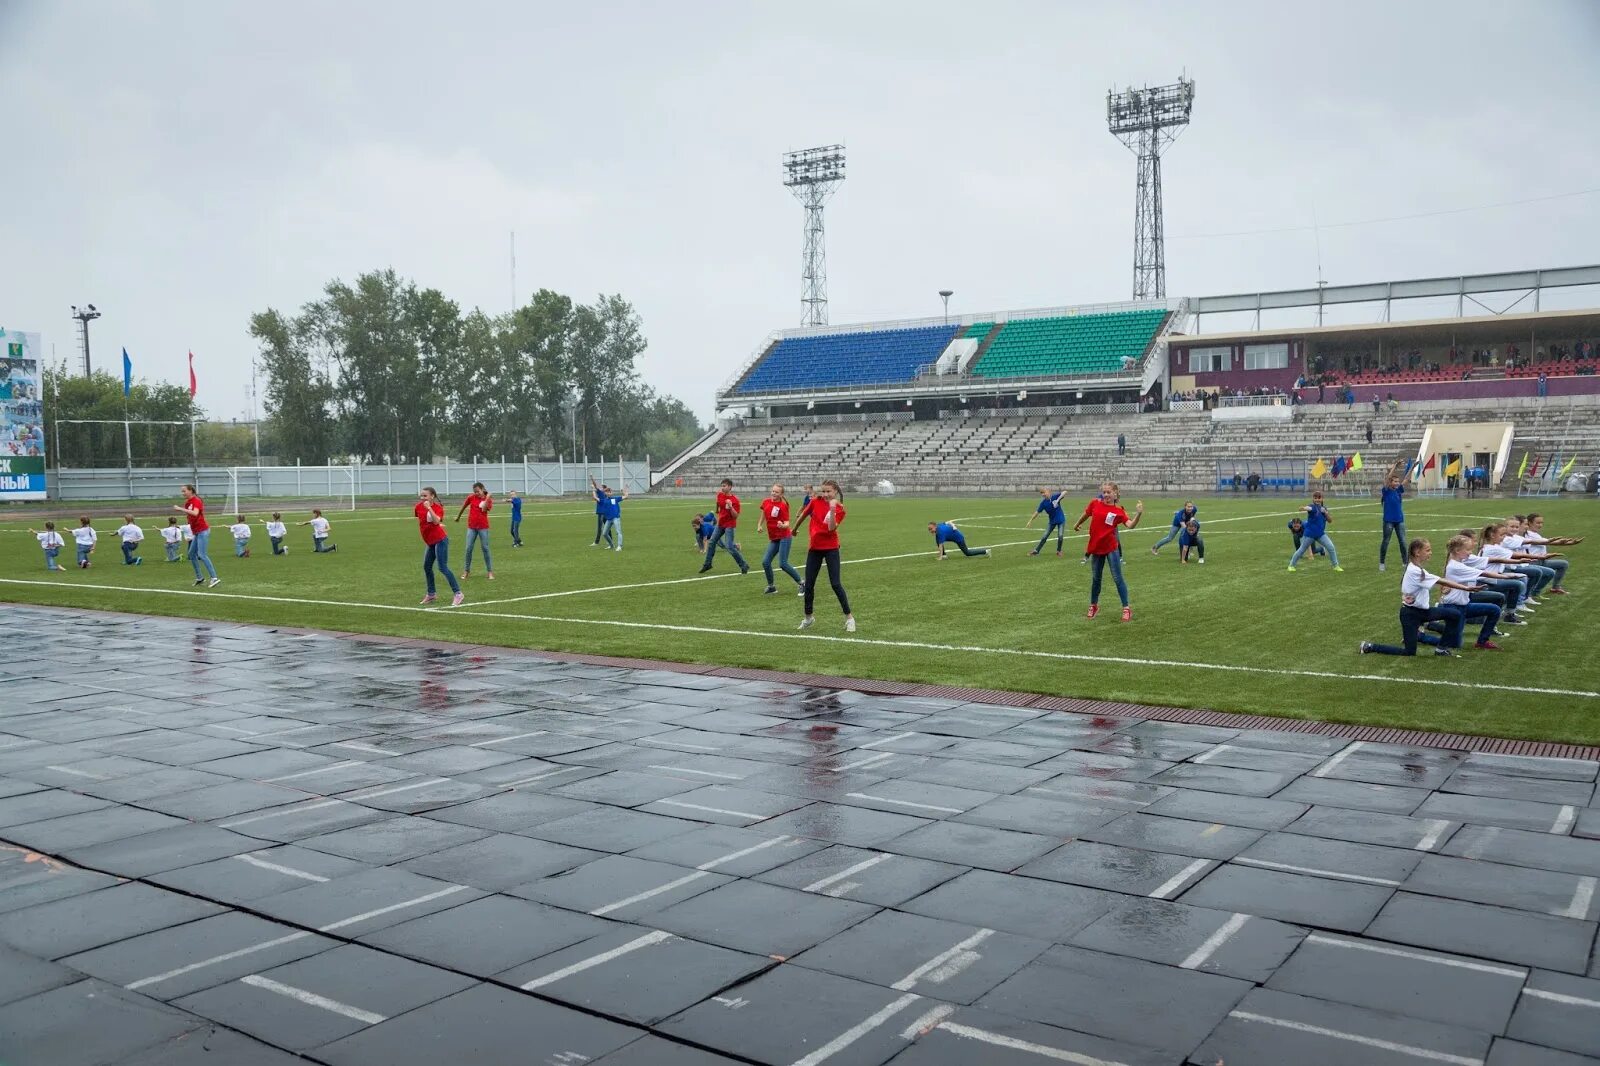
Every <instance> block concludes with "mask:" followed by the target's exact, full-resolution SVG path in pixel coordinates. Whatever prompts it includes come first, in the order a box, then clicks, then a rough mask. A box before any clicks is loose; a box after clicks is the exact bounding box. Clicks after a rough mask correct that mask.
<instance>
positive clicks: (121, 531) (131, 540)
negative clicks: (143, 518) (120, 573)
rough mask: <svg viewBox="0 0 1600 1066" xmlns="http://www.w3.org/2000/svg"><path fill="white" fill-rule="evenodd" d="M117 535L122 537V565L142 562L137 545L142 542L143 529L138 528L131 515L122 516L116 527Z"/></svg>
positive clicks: (136, 564)
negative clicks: (120, 522)
mask: <svg viewBox="0 0 1600 1066" xmlns="http://www.w3.org/2000/svg"><path fill="white" fill-rule="evenodd" d="M117 536H118V537H120V538H122V563H123V565H124V566H138V565H139V564H140V563H142V562H144V560H143V559H141V558H139V556H138V554H137V552H138V551H139V545H140V544H143V543H144V530H142V529H140V528H139V525H138V523H136V522H135V521H134V520H133V515H131V514H125V515H123V516H122V525H120V526H118V527H117Z"/></svg>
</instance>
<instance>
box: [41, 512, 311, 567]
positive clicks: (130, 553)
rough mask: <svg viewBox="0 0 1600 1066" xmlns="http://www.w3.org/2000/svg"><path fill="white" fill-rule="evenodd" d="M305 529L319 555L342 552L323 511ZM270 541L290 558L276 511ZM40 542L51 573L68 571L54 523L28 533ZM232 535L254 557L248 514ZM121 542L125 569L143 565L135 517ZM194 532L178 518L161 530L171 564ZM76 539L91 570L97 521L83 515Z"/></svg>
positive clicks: (81, 563) (126, 522)
mask: <svg viewBox="0 0 1600 1066" xmlns="http://www.w3.org/2000/svg"><path fill="white" fill-rule="evenodd" d="M296 524H297V525H301V526H310V527H311V550H312V551H313V552H317V553H318V554H321V553H324V552H331V551H336V550H338V545H337V544H334V543H333V542H332V540H331V539H330V535H331V533H332V526H331V525H330V523H329V522H328V520H327V519H326V518H324V517H323V516H322V511H321V510H320V509H316V508H313V509H312V511H311V517H310V518H308V519H307V520H306V521H304V522H299V523H296ZM265 526H266V533H267V539H268V540H269V541H270V542H271V544H272V554H273V555H288V554H289V548H288V546H287V545H285V544H284V541H285V540H286V539H288V536H289V530H288V527H287V525H286V524H285V523H284V521H283V515H281V514H279V513H278V512H276V511H274V512H273V514H272V518H271V519H269V520H268V521H267V522H266V523H265ZM28 532H29V533H32V534H33V535H34V537H35V538H37V539H38V541H39V547H40V548H41V549H43V551H44V568H45V569H46V570H50V571H57V570H64V569H65V567H63V566H61V565H60V564H59V563H58V562H57V561H56V560H57V559H58V558H59V556H60V555H61V549H62V548H63V547H65V545H66V541H65V540H64V539H63V538H62V536H61V534H60V533H58V532H56V524H55V523H54V522H46V523H45V524H44V529H43V530H35V529H30V530H28ZM228 532H229V533H231V534H232V535H233V554H234V555H235V556H236V557H238V558H240V559H248V558H249V557H250V537H251V532H252V531H251V529H250V524H249V523H248V522H247V521H245V517H244V515H237V516H236V517H235V521H234V524H233V525H231V526H229V527H228ZM116 536H117V541H118V543H119V544H120V545H121V547H122V563H123V565H124V566H140V565H142V564H143V563H144V558H143V556H141V555H140V554H139V550H140V548H141V547H142V546H143V544H144V529H143V527H141V526H140V525H139V523H138V522H136V521H135V520H134V517H133V515H131V514H130V515H123V516H122V525H120V526H118V527H117V531H116ZM194 536H195V535H194V532H193V531H192V529H191V528H190V526H189V525H188V524H187V523H185V522H182V521H181V520H179V518H178V516H177V515H173V516H171V517H170V518H168V519H167V524H166V525H164V526H162V527H161V540H162V543H163V546H164V547H165V548H166V557H167V562H169V563H177V562H182V561H183V552H184V546H185V545H186V544H189V543H191V542H192V541H193V540H194ZM72 539H73V540H74V541H75V542H76V545H77V551H78V568H79V569H80V570H87V569H89V567H90V566H91V565H92V563H91V560H90V556H92V555H93V554H94V550H95V548H96V547H97V546H98V544H99V540H100V534H99V533H98V532H96V530H95V528H94V520H93V519H92V518H90V517H89V516H88V515H80V516H79V518H78V525H77V528H75V529H74V530H73V531H72Z"/></svg>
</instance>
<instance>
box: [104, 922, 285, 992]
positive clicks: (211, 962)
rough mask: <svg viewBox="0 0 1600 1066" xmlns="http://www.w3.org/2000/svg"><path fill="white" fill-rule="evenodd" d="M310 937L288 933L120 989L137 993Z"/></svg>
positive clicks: (143, 978) (145, 978) (141, 979)
mask: <svg viewBox="0 0 1600 1066" xmlns="http://www.w3.org/2000/svg"><path fill="white" fill-rule="evenodd" d="M310 935H311V934H310V933H305V932H301V933H290V934H289V935H288V936H280V937H278V938H277V939H276V940H263V941H262V942H261V943H259V944H251V945H250V946H249V947H247V948H240V949H239V950H238V951H229V952H226V953H224V954H221V955H213V956H212V957H211V958H209V959H201V960H200V961H199V962H191V963H190V964H189V965H187V966H180V967H178V968H177V969H176V970H168V971H167V972H166V973H158V974H155V975H153V976H150V977H141V978H139V980H137V981H135V982H133V983H132V984H129V985H123V986H122V987H124V988H126V989H128V990H129V991H130V992H132V991H137V990H138V989H141V988H144V987H145V986H146V985H155V984H160V983H161V982H162V981H170V980H172V979H173V978H174V977H182V976H183V975H184V974H186V973H193V972H194V971H195V970H203V969H205V968H206V967H207V966H215V965H216V964H217V963H219V962H227V961H229V960H230V959H241V958H243V957H244V956H246V955H252V954H254V953H255V952H257V951H265V950H266V949H267V948H275V947H277V946H278V945H279V944H287V943H289V942H291V941H294V940H301V939H303V938H305V937H308V936H310Z"/></svg>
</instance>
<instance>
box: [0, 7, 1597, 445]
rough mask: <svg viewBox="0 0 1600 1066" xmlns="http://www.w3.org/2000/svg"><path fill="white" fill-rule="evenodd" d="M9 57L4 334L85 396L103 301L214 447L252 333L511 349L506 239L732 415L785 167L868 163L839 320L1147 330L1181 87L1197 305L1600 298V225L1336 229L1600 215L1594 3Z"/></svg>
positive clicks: (852, 223)
mask: <svg viewBox="0 0 1600 1066" xmlns="http://www.w3.org/2000/svg"><path fill="white" fill-rule="evenodd" d="M0 40H3V41H4V51H3V55H4V60H3V62H0V130H4V132H5V139H6V143H7V144H8V145H9V149H8V151H7V153H6V155H7V160H6V163H5V165H4V167H3V169H0V190H3V191H4V202H3V208H0V210H3V214H0V240H3V244H4V248H5V251H6V254H5V255H4V257H3V258H0V325H3V326H6V327H9V328H13V329H27V330H37V331H39V332H41V333H42V334H43V335H44V338H43V339H44V346H45V350H46V351H49V350H50V348H51V346H52V345H54V346H55V350H56V352H57V354H58V356H60V357H62V358H76V354H77V349H76V338H75V334H74V328H73V326H74V324H73V322H72V320H71V318H70V317H69V310H68V308H69V305H70V304H73V303H85V302H93V303H95V304H96V305H97V306H98V307H99V308H100V309H101V311H102V312H103V313H104V318H102V319H101V320H100V321H98V322H96V323H95V324H94V326H93V330H94V334H93V340H94V356H95V362H96V364H97V365H99V366H105V367H108V368H112V369H113V371H114V372H115V369H116V367H117V363H118V361H119V354H118V350H119V348H121V347H122V346H123V345H126V346H127V348H128V350H129V352H130V353H131V354H132V356H133V358H134V360H135V368H136V373H137V374H138V375H140V376H146V377H152V378H167V379H170V380H182V377H183V373H184V369H183V368H184V360H185V352H186V351H187V350H189V349H191V348H192V349H193V350H194V352H195V357H196V365H197V367H198V372H199V376H200V393H199V400H200V402H201V403H202V404H203V405H204V406H205V408H206V409H207V411H208V412H209V413H210V414H211V415H213V416H214V417H234V416H242V415H243V414H244V413H246V412H247V411H248V409H249V397H248V385H249V379H250V359H251V353H252V344H251V340H250V338H249V336H248V335H247V333H246V326H247V323H248V320H249V316H250V314H251V313H252V312H254V311H258V310H262V309H264V308H267V307H277V308H280V309H282V310H285V311H292V310H294V309H295V308H297V307H299V306H300V305H301V304H302V303H304V302H306V301H308V300H311V299H314V298H316V297H317V295H318V294H319V292H320V290H321V288H322V286H323V285H324V284H325V283H326V282H327V281H328V279H330V278H333V277H342V278H349V277H353V276H354V275H355V274H357V273H359V272H361V271H364V270H370V269H375V268H381V267H388V266H392V267H394V268H395V269H396V270H397V271H399V272H400V273H401V274H402V275H405V276H408V277H411V278H414V279H415V280H416V281H417V282H419V283H420V284H422V285H425V286H434V287H437V288H439V289H441V290H442V291H443V292H444V293H445V294H446V295H448V296H450V297H451V298H453V299H455V300H456V301H458V302H459V303H460V304H461V305H462V306H463V308H470V307H473V306H480V307H483V308H484V309H485V310H488V311H493V312H499V311H503V310H505V309H507V307H508V305H509V304H510V302H511V298H512V297H511V282H510V277H509V268H508V251H509V249H508V242H509V234H510V232H511V231H512V230H515V231H516V240H517V275H516V276H517V288H518V293H517V295H518V297H519V298H520V299H524V300H525V299H526V298H527V296H528V294H529V293H531V292H532V291H533V290H534V289H536V288H539V287H548V288H552V289H556V290H559V291H562V292H565V293H568V294H571V295H572V296H574V297H575V298H578V299H591V298H592V297H593V296H594V294H596V293H598V292H601V291H605V292H620V293H622V294H623V295H624V296H626V297H627V298H628V299H630V300H632V301H633V303H634V304H635V306H636V307H637V308H638V310H639V312H640V314H641V315H642V316H643V319H644V324H645V332H646V336H647V337H648V338H649V341H650V347H649V351H648V353H647V354H646V356H645V358H644V360H643V362H642V370H643V373H644V376H645V378H646V379H647V380H648V381H649V382H650V383H651V384H652V385H654V386H655V387H656V388H658V389H661V390H662V391H665V392H670V393H673V394H676V395H678V396H679V397H681V398H682V399H683V400H684V401H685V402H687V403H689V404H690V405H691V406H692V407H694V408H695V410H697V411H698V412H700V414H701V415H702V416H709V414H710V412H711V406H712V394H713V392H714V390H715V389H716V388H717V387H718V386H719V385H720V384H722V382H723V381H724V380H725V379H726V378H727V377H728V376H729V375H730V374H731V373H733V372H734V371H736V370H737V369H738V368H739V367H740V366H741V365H742V364H743V363H744V361H745V360H746V359H748V358H749V356H750V354H751V352H752V351H753V349H754V348H755V347H756V346H757V345H758V344H759V343H760V342H761V340H762V338H763V337H764V336H765V335H766V334H767V333H768V332H769V331H770V330H772V329H776V328H783V327H788V326H793V325H797V324H798V322H799V317H800V302H799V300H800V277H799V275H800V247H801V221H802V211H801V208H800V206H799V205H798V204H797V203H795V202H794V201H793V200H792V199H791V197H790V195H789V193H788V191H787V190H786V189H784V188H783V187H782V185H781V182H780V178H781V175H780V170H779V156H780V154H781V153H782V152H784V151H785V150H788V149H794V148H803V147H808V146H812V145H819V144H829V143H834V142H840V143H843V144H844V145H846V146H847V150H848V157H849V177H848V179H847V180H846V181H845V182H844V184H843V185H842V186H841V187H840V189H839V192H838V194H837V195H836V196H835V198H834V199H833V201H832V203H831V204H830V205H829V207H828V209H827V225H828V267H829V275H830V277H829V296H830V299H831V318H832V321H833V322H834V323H836V324H838V323H848V322H858V321H867V320H873V319H881V318H895V317H909V316H920V315H933V314H938V313H939V298H938V296H937V295H936V294H937V290H939V289H941V288H951V289H954V290H955V297H954V298H953V299H952V301H951V310H952V312H956V311H962V312H966V311H988V310H1000V309H1008V308H1026V307H1040V306H1054V305H1061V304H1069V303H1088V302H1096V301H1113V300H1125V299H1128V298H1129V296H1130V294H1131V285H1132V282H1131V273H1132V231H1133V190H1134V158H1133V156H1132V155H1131V154H1130V153H1129V152H1128V151H1127V149H1125V148H1123V147H1122V145H1121V144H1119V143H1118V142H1117V141H1116V140H1115V139H1114V138H1113V137H1111V136H1110V134H1108V133H1107V132H1106V129H1105V93H1106V90H1107V89H1108V88H1110V87H1111V86H1112V85H1118V86H1126V85H1127V84H1129V83H1136V84H1142V83H1149V84H1161V83H1165V82H1169V81H1172V80H1175V79H1176V77H1177V76H1178V75H1179V74H1180V73H1182V72H1184V71H1185V70H1187V72H1188V74H1189V75H1190V76H1191V77H1193V78H1194V79H1195V82H1196V100H1195V108H1194V122H1193V125H1192V126H1191V127H1190V129H1189V130H1188V132H1186V133H1185V134H1184V135H1183V136H1182V137H1181V138H1180V140H1179V141H1178V142H1177V144H1176V145H1175V146H1174V147H1173V148H1172V149H1171V150H1170V152H1169V154H1168V155H1167V157H1166V159H1165V161H1164V163H1163V169H1164V173H1165V178H1166V184H1165V198H1166V224H1167V236H1168V251H1167V261H1168V292H1169V294H1170V295H1207V294H1217V293H1229V292H1239V291H1257V290H1261V289H1273V288H1285V287H1295V286H1302V285H1313V284H1315V282H1316V278H1317V258H1318V249H1317V235H1314V234H1313V232H1312V231H1311V230H1310V229H1309V228H1306V227H1309V226H1310V225H1311V224H1312V222H1313V219H1314V218H1315V220H1316V221H1318V222H1319V223H1320V224H1321V225H1322V227H1323V228H1321V230H1320V255H1321V264H1322V272H1323V275H1324V277H1326V279H1327V280H1328V281H1329V282H1330V283H1334V284H1338V283H1345V282H1362V281H1378V280H1387V279H1393V278H1405V277H1428V276H1437V275H1452V274H1459V273H1463V272H1465V273H1473V272H1483V271H1493V270H1500V269H1520V268H1531V267H1548V266H1565V265H1575V264H1583V263H1592V262H1595V261H1597V260H1600V224H1597V219H1600V196H1597V195H1588V196H1565V197H1563V198H1560V199H1545V200H1543V201H1541V202H1536V203H1525V204H1519V205H1513V206H1501V207H1494V208H1490V209H1485V210H1468V211H1461V212H1458V213H1452V214H1442V215H1436V216H1434V217H1430V218H1422V219H1412V220H1408V221H1400V222H1388V223H1383V224H1377V225H1367V226H1339V225H1337V224H1338V223H1342V222H1351V221H1359V220H1367V219H1377V218H1389V217H1393V216H1405V215H1412V214H1418V213H1424V212H1430V211H1441V210H1447V209H1455V208H1478V207H1482V206H1483V205H1491V204H1504V203H1506V202H1507V201H1515V200H1524V199H1529V198H1534V197H1555V196H1559V195H1561V194H1568V193H1573V192H1577V191H1579V190H1584V189H1595V188H1600V136H1597V133H1600V118H1597V113H1596V107H1595V102H1594V101H1595V99H1596V97H1595V92H1594V88H1593V87H1594V84H1595V74H1596V69H1597V68H1596V62H1597V57H1600V3H1596V2H1595V0H1538V2H1535V3H1529V4H1525V5H1507V4H1505V3H1504V2H1475V0H1469V2H1461V0H1452V2H1445V3H1422V2H1403V3H1396V2H1394V0H1385V2H1382V3H1361V2H1357V3H1345V4H1338V5H1311V4H1302V3H1291V4H1285V3H1282V2H1262V3H1243V2H1237V0H1230V2H1229V3H1226V4H1194V3H1178V2H1173V3H1168V4H1156V3H1143V4H1141V3H1103V2H1102V3H1093V4H1085V3H1067V2H1048V0H1046V2H1036V3H1035V2H1022V0H989V2H985V3H971V2H943V0H912V2H887V0H871V2H861V0H854V2H838V3H834V2H824V0H814V2H811V3H805V4H777V3H770V2H761V0H757V2H753V3H752V2H750V0H743V2H727V3H721V2H717V3H712V2H696V0H684V2H678V3H661V2H643V0H639V2H633V3H616V2H606V0H599V2H589V3H572V2H566V3H560V4H555V3H547V2H533V3H511V2H504V3H478V2H460V0H458V2H454V3H448V4H445V3H439V2H438V0H427V2H415V0H384V2H381V3H377V2H373V3H356V2H348V0H339V2H334V3H327V2H316V3H310V2H301V0H287V2H286V0H275V2H273V3H270V4H262V3H243V2H234V3H229V2H223V3H218V2H215V0H192V2H191V0H150V2H145V3H135V2H94V3H84V2H69V0H0ZM1244 230H1277V231H1280V232H1272V233H1258V234H1253V235H1248V236H1203V235H1210V234H1231V233H1236V232H1237V231H1244ZM1284 230H1287V232H1284ZM1574 298H1578V299H1582V300H1583V301H1585V302H1586V303H1587V305H1589V306H1592V305H1593V304H1594V303H1595V302H1596V300H1595V297H1594V295H1593V294H1592V293H1585V294H1582V295H1581V296H1579V297H1574ZM1571 305H1572V304H1571V303H1570V302H1567V303H1563V302H1562V301H1561V298H1560V297H1554V298H1552V299H1548V300H1547V301H1546V306H1547V307H1549V306H1571ZM1519 309H1521V308H1519ZM1439 310H1440V313H1448V312H1449V308H1446V307H1441V308H1440V309H1439ZM1362 314H1365V315H1368V317H1369V318H1370V314H1369V313H1368V312H1362Z"/></svg>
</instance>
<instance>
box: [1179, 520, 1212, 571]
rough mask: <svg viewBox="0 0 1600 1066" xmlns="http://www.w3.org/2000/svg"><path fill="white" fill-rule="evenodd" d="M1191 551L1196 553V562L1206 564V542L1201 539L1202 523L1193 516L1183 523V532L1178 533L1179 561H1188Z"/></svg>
mask: <svg viewBox="0 0 1600 1066" xmlns="http://www.w3.org/2000/svg"><path fill="white" fill-rule="evenodd" d="M1190 552H1193V553H1194V554H1195V556H1196V559H1195V561H1196V562H1198V563H1200V564H1201V565H1204V564H1205V561H1206V542H1205V541H1203V540H1201V539H1200V523H1199V522H1198V521H1196V520H1195V519H1193V518H1191V519H1189V521H1187V522H1185V523H1184V524H1183V532H1181V533H1179V534H1178V562H1180V563H1186V562H1188V561H1189V553H1190Z"/></svg>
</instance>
